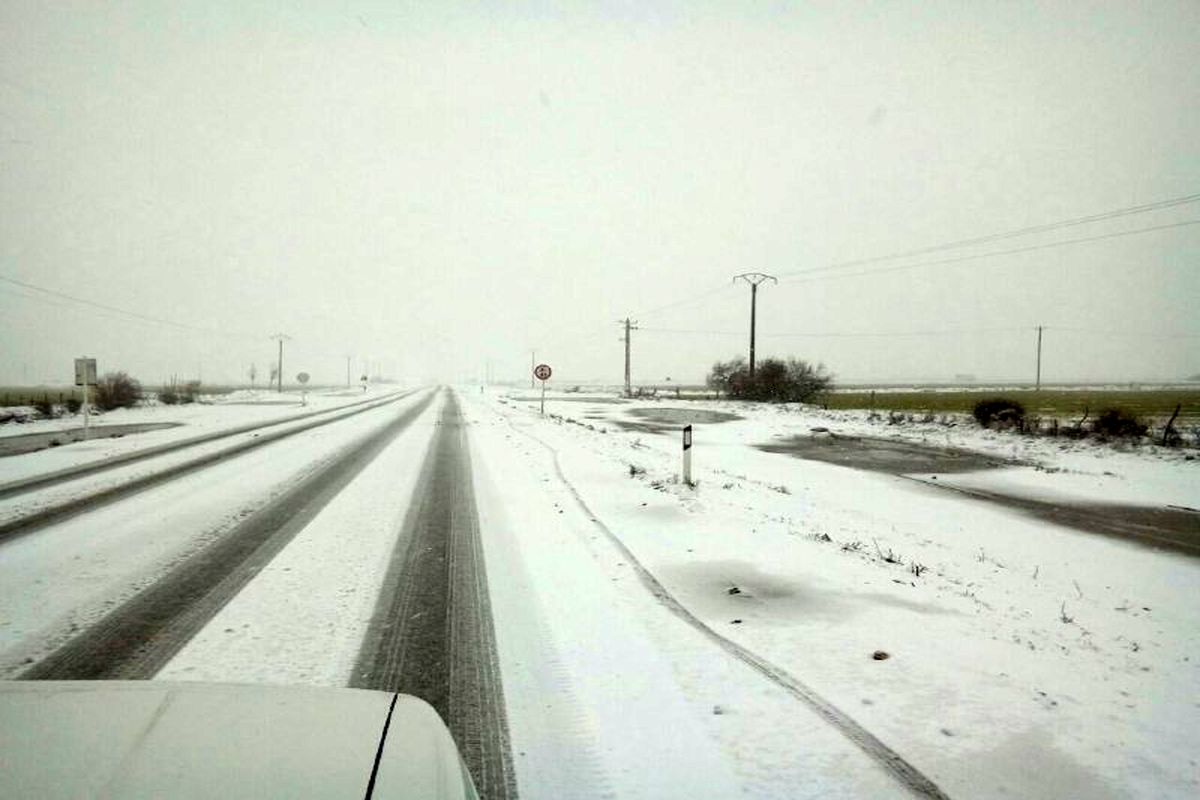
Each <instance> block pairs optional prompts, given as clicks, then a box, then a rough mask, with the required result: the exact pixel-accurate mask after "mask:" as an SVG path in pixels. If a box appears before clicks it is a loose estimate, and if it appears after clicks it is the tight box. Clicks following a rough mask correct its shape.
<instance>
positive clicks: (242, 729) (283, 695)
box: [0, 681, 475, 800]
mask: <svg viewBox="0 0 1200 800" xmlns="http://www.w3.org/2000/svg"><path fill="white" fill-rule="evenodd" d="M393 700H394V701H395V704H394V706H393ZM389 710H390V712H391V719H390V723H389V722H388V714H389ZM385 726H386V736H385V735H384V733H385ZM381 740H382V747H381V746H380V745H381ZM377 756H378V768H376V759H377ZM373 774H374V776H375V779H374V784H373V790H372V793H371V794H370V797H372V798H430V799H431V800H432V799H433V798H456V799H457V798H472V797H474V796H475V793H474V790H473V789H472V788H471V785H470V779H469V777H467V775H466V771H465V770H464V769H463V767H462V762H461V760H460V758H459V756H458V751H457V750H456V749H455V746H454V742H453V740H452V739H451V738H450V734H449V732H448V731H447V730H446V728H445V726H444V725H443V724H442V721H441V719H440V718H439V717H438V715H437V712H435V711H434V710H433V709H432V708H431V707H429V706H428V705H427V704H426V703H424V702H422V701H421V700H418V699H416V698H414V697H409V696H407V695H397V694H394V693H390V692H376V691H366V690H359V689H322V688H313V687H283V686H243V685H232V684H205V683H163V682H157V681H7V682H6V681H0V796H3V797H72V798H76V797H119V798H133V797H147V798H149V797H154V798H165V797H170V798H180V799H183V798H201V797H204V798H211V797H221V798H237V797H246V798H251V797H253V798H263V797H354V798H362V797H366V796H367V787H368V784H369V782H370V781H371V778H372V775H373Z"/></svg>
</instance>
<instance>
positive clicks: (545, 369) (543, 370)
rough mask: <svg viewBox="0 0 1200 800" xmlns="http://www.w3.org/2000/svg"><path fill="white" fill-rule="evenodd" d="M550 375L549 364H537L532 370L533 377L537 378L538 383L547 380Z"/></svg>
mask: <svg viewBox="0 0 1200 800" xmlns="http://www.w3.org/2000/svg"><path fill="white" fill-rule="evenodd" d="M550 375H551V370H550V365H549V364H538V365H537V366H536V367H534V368H533V377H535V378H537V379H538V380H539V381H545V380H549V379H550Z"/></svg>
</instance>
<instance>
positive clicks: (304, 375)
mask: <svg viewBox="0 0 1200 800" xmlns="http://www.w3.org/2000/svg"><path fill="white" fill-rule="evenodd" d="M308 377H309V376H308V373H307V372H301V373H300V374H299V375H297V376H296V380H298V381H300V382H301V383H308Z"/></svg>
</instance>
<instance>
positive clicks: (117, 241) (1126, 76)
mask: <svg viewBox="0 0 1200 800" xmlns="http://www.w3.org/2000/svg"><path fill="white" fill-rule="evenodd" d="M443 5H444V4H441V3H429V4H401V3H396V2H368V3H355V2H345V3H274V2H269V3H268V2H264V3H251V2H236V3H218V2H199V3H179V2H171V3H167V2H161V3H139V2H133V3H123V4H120V6H119V7H118V6H116V4H100V3H90V2H89V3H67V2H55V3H43V2H12V0H3V2H0V278H4V279H8V280H7V281H0V383H22V382H39V381H43V380H47V381H56V380H59V381H60V380H64V379H68V378H69V375H70V366H71V359H72V358H74V357H76V356H78V355H82V354H85V353H86V354H88V355H92V356H95V357H97V358H98V359H99V360H100V369H101V371H104V370H108V369H115V368H122V369H126V370H128V371H129V372H131V373H132V374H134V375H136V376H137V377H139V378H141V379H142V380H143V381H144V382H149V383H156V382H158V381H160V380H162V379H164V378H166V377H167V376H170V375H172V374H178V375H180V376H181V377H184V376H187V377H192V376H195V375H196V374H198V373H199V374H202V376H203V378H204V379H205V380H206V381H218V380H233V379H237V378H239V377H244V374H245V372H246V370H247V368H248V367H249V366H250V364H252V363H255V364H257V365H258V368H259V370H260V375H262V374H265V372H266V369H267V366H268V365H269V363H270V362H271V361H272V360H273V358H274V353H275V344H274V343H273V342H272V341H271V340H270V339H269V338H268V337H269V336H270V335H271V334H273V333H276V332H284V333H287V334H289V335H291V336H292V337H293V339H292V341H290V342H289V343H288V345H287V350H286V355H285V359H286V363H285V374H286V375H287V376H289V377H290V376H292V375H293V374H294V373H295V372H297V371H299V370H300V369H306V370H307V371H309V372H311V373H312V374H313V375H314V377H315V379H317V380H323V381H334V380H339V379H342V378H344V375H345V357H346V356H347V355H350V356H352V357H353V360H354V371H355V373H358V372H359V371H360V369H361V364H362V363H363V361H364V360H368V359H369V360H371V361H372V362H374V363H376V364H380V365H381V368H382V369H384V370H386V371H388V372H390V373H393V374H399V375H400V376H401V377H404V378H406V379H408V380H413V381H415V380H422V379H426V378H432V377H440V378H442V379H447V380H453V379H459V378H462V377H474V376H478V375H481V374H482V373H483V371H484V369H485V365H486V364H487V363H488V362H489V361H490V362H491V363H492V364H493V372H494V374H495V375H496V376H497V377H524V376H525V375H527V373H528V368H529V365H528V362H529V351H530V350H531V349H535V348H536V349H537V352H538V360H539V361H547V362H549V363H550V364H552V365H553V366H554V367H555V370H556V379H558V378H561V379H562V380H564V381H568V382H569V381H582V380H588V379H602V380H608V381H611V382H614V383H616V382H619V381H620V380H621V374H622V358H623V348H622V345H621V344H620V342H619V341H618V338H619V335H620V331H619V329H618V326H617V324H616V321H617V319H618V318H623V317H625V316H627V315H632V316H633V317H634V318H635V319H636V320H638V321H639V322H640V323H641V326H642V328H643V330H640V331H637V332H635V334H634V347H633V352H634V377H635V380H642V381H662V380H663V379H664V378H666V377H668V376H670V377H671V378H672V380H677V381H688V380H691V381H694V380H698V379H701V378H702V377H703V375H704V374H705V372H706V371H707V368H708V367H709V365H710V364H711V363H712V362H713V361H714V360H715V359H718V358H728V357H732V356H735V355H738V354H741V353H743V352H744V350H745V346H746V334H745V331H746V329H747V327H748V316H749V314H748V311H749V289H748V288H747V287H746V286H745V285H738V286H735V285H733V283H732V281H731V279H732V277H733V275H735V274H737V273H741V272H746V271H761V272H766V273H771V274H775V275H778V276H779V277H780V283H779V284H778V285H770V286H765V287H763V289H762V290H761V291H760V293H759V307H758V311H759V315H758V321H759V333H760V338H759V356H760V357H763V356H768V355H795V356H799V357H803V358H808V359H811V360H815V361H823V362H824V363H825V364H827V365H828V367H829V368H830V369H831V370H832V371H833V372H834V373H835V374H836V375H837V376H838V377H839V378H840V379H843V380H846V381H861V380H879V381H902V380H938V379H952V378H953V377H954V376H955V375H956V374H962V373H970V374H974V375H977V376H978V377H979V378H980V379H1027V378H1032V372H1033V360H1034V344H1035V333H1034V330H1033V329H1034V327H1035V326H1037V325H1039V324H1041V325H1046V326H1049V329H1048V331H1047V333H1046V343H1045V368H1044V369H1045V375H1046V377H1047V378H1048V379H1049V380H1081V379H1084V380H1088V379H1118V380H1153V379H1163V378H1180V377H1184V376H1186V375H1190V374H1194V373H1197V372H1200V314H1198V313H1197V307H1198V301H1200V225H1194V224H1183V223H1188V222H1191V221H1196V220H1200V202H1186V203H1181V204H1177V205H1172V206H1168V207H1161V208H1155V209H1151V210H1148V211H1146V212H1144V213H1136V214H1124V215H1121V216H1115V217H1110V218H1107V219H1101V220H1097V221H1094V222H1091V223H1088V224H1082V225H1072V226H1066V227H1060V228H1056V229H1053V230H1049V231H1044V232H1042V233H1039V234H1036V235H1027V236H1020V237H1010V238H1004V239H997V240H993V241H990V242H985V243H981V244H976V245H973V246H970V247H965V248H954V249H947V250H936V251H933V252H929V253H925V254H923V255H919V256H910V257H908V258H907V259H898V260H879V261H870V262H868V263H863V264H859V265H852V266H845V267H841V268H835V269H832V270H824V269H823V268H826V267H829V266H830V265H831V264H841V263H844V262H853V261H858V260H861V259H872V258H875V257H880V256H888V255H892V254H897V253H904V252H909V251H913V250H920V249H924V248H927V247H931V246H937V245H941V244H944V243H950V242H955V241H958V240H962V239H970V238H975V237H982V236H986V235H988V234H992V233H1000V232H1006V231H1012V230H1015V229H1022V228H1026V227H1030V226H1038V225H1042V224H1047V223H1055V222H1059V221H1063V220H1070V219H1076V218H1080V217H1084V216H1089V215H1095V214H1103V213H1105V212H1109V211H1114V210H1119V209H1127V208H1130V207H1134V206H1141V205H1145V204H1152V203H1156V202H1158V201H1163V200H1169V199H1172V198H1183V197H1189V196H1192V195H1197V194H1200V102H1197V98H1200V47H1198V46H1197V42H1200V3H1196V2H1194V1H1192V0H1185V1H1184V2H1177V3H1172V2H1146V3H1126V2H1107V3H1086V2H1069V3H1068V2H1061V3H1057V2H1039V3H1021V2H1013V3H977V2H960V3H938V2H920V3H865V4H852V3H847V2H833V3H770V4H767V3H747V4H734V3H716V4H696V3H657V4H644V3H634V2H628V3H615V2H614V3H599V4H578V5H574V4H567V3H523V4H522V3H518V4H513V3H496V4H477V3H472V4H469V5H466V4H464V5H463V6H461V7H460V8H459V9H458V10H457V11H448V10H446V9H445V8H443ZM1167 226H1174V227H1167ZM1147 228H1156V229H1157V230H1150V231H1147V230H1145V229H1147ZM1134 231H1140V232H1137V233H1133V232H1134ZM1127 232H1128V233H1129V234H1130V235H1122V236H1109V235H1110V234H1124V233H1127ZM1099 236H1108V238H1099V239H1098V238H1095V237H1099ZM1076 239H1092V241H1086V242H1076V243H1074V244H1066V245H1061V246H1057V245H1056V246H1045V247H1042V246H1041V245H1055V243H1061V242H1064V241H1068V240H1076ZM1034 248H1036V249H1034ZM1014 250H1019V251H1021V252H1004V253H1002V254H1000V255H991V256H983V254H985V253H996V252H997V251H1014ZM968 256H969V257H968ZM951 259H953V260H951ZM930 262H939V263H930ZM810 270H820V271H817V272H809V271H810ZM864 273H866V274H864ZM12 281H19V282H22V283H25V284H30V285H32V286H36V287H41V288H43V289H49V290H52V291H54V292H59V293H62V294H65V295H69V296H72V297H77V298H84V299H87V300H89V301H92V302H94V303H97V304H100V305H103V306H109V307H113V308H116V309H122V310H127V311H133V312H136V313H140V314H143V315H146V316H149V317H153V318H155V320H170V321H173V322H174V323H177V324H176V325H175V326H172V325H167V324H164V323H162V322H159V321H150V320H139V319H135V318H132V317H129V316H126V315H122V314H119V313H117V312H114V311H109V310H104V309H100V308H96V307H94V306H86V305H83V304H80V303H78V302H75V301H73V300H68V299H66V298H64V297H62V296H55V295H47V294H45V293H44V292H39V291H37V290H36V289H33V288H28V287H24V286H21V285H18V284H17V283H13V282H12ZM664 306H670V307H668V308H665V309H664V308H663V307H664ZM797 334H805V335H803V336H801V335H797ZM260 380H261V378H260Z"/></svg>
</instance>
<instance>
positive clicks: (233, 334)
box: [0, 275, 344, 359]
mask: <svg viewBox="0 0 1200 800" xmlns="http://www.w3.org/2000/svg"><path fill="white" fill-rule="evenodd" d="M0 281H3V282H5V283H9V284H12V285H13V286H18V287H20V288H22V289H25V290H29V291H34V292H39V293H41V294H42V295H45V296H44V297H39V296H37V295H29V294H18V295H17V296H18V297H22V298H25V299H27V300H36V301H39V302H43V303H49V304H50V305H53V306H57V307H59V308H62V307H64V303H62V302H55V300H59V301H64V300H65V301H67V302H69V303H76V304H79V305H83V306H88V307H90V308H92V309H94V310H96V311H99V312H102V313H103V314H105V315H107V316H108V317H110V318H117V319H119V318H121V317H125V318H128V319H132V320H136V321H138V322H142V323H149V324H151V325H166V326H168V327H171V328H177V329H179V330H185V331H190V332H193V333H204V334H210V335H216V336H224V337H227V338H230V339H244V340H246V341H259V340H262V339H266V338H270V337H267V336H266V335H264V334H253V333H248V332H246V331H228V330H222V329H220V328H208V327H205V326H202V325H191V324H189V323H186V322H179V321H178V320H171V319H164V318H162V317H155V316H151V315H149V314H142V313H140V312H137V311H130V310H128V309H125V308H118V307H117V306H110V305H108V304H106V303H99V302H96V301H95V300H88V299H86V298H82V297H76V296H75V295H71V294H67V293H66V292H60V291H57V290H55V289H47V288H46V287H44V286H37V285H35V284H32V283H29V282H27V281H22V280H18V279H16V278H11V277H8V276H6V275H0ZM2 290H3V289H2V287H0V291H2ZM50 298H54V300H52V299H50ZM321 316H324V315H321ZM325 318H326V319H329V317H325ZM303 352H304V353H306V354H310V355H315V356H322V357H329V358H338V359H340V358H343V357H344V356H343V354H341V353H333V352H329V351H324V350H316V349H312V348H309V347H305V348H303Z"/></svg>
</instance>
